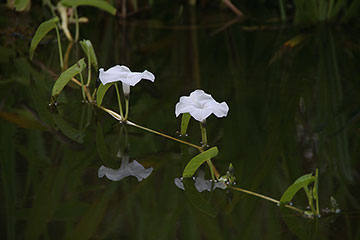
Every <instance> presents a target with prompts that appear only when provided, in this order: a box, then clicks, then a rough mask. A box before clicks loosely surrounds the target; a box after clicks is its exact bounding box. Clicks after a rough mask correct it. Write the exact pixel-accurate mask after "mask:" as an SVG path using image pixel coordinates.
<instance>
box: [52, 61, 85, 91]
mask: <svg viewBox="0 0 360 240" xmlns="http://www.w3.org/2000/svg"><path fill="white" fill-rule="evenodd" d="M84 68H86V63H85V61H84V58H82V59H80V60H79V61H78V62H77V63H75V64H74V65H72V66H71V67H70V68H68V69H66V70H65V71H64V72H63V73H62V74H61V75H60V77H59V78H58V79H57V80H56V82H55V84H54V86H53V89H52V94H51V96H52V97H56V96H58V95H59V94H60V92H61V91H62V90H63V88H64V87H65V86H66V84H67V83H68V82H69V81H70V80H71V79H72V78H73V77H75V76H76V75H77V74H79V73H81V72H82V70H83V69H84Z"/></svg>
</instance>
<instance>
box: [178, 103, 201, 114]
mask: <svg viewBox="0 0 360 240" xmlns="http://www.w3.org/2000/svg"><path fill="white" fill-rule="evenodd" d="M194 110H196V108H195V107H194V106H192V105H189V104H186V103H183V102H178V103H177V104H176V106H175V115H176V117H178V116H179V115H180V114H181V113H190V112H191V111H194Z"/></svg>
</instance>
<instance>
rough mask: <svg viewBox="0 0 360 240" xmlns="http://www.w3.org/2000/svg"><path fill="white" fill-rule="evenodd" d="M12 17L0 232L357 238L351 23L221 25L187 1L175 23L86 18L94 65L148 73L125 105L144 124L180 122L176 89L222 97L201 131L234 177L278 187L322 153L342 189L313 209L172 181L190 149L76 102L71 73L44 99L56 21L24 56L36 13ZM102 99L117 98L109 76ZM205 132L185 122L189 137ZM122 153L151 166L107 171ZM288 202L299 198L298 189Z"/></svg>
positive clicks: (358, 49) (4, 41)
mask: <svg viewBox="0 0 360 240" xmlns="http://www.w3.org/2000/svg"><path fill="white" fill-rule="evenodd" d="M16 18H17V21H16V22H15V23H14V22H12V23H11V22H10V20H9V19H10V18H5V19H2V21H1V24H2V25H1V26H2V35H1V37H0V40H1V47H0V62H1V65H0V69H1V74H0V94H1V98H0V99H1V102H0V106H1V107H0V116H1V119H0V133H1V134H0V156H1V157H0V164H1V165H0V171H1V191H0V199H1V208H0V214H1V219H2V220H1V222H2V223H1V225H0V231H1V238H2V239H360V228H359V226H360V222H359V209H360V205H359V197H360V196H359V195H360V193H359V187H360V185H359V157H360V156H359V149H360V145H359V143H360V142H359V140H360V138H359V137H360V132H359V118H360V115H359V114H360V94H359V91H360V72H359V66H360V58H359V57H360V45H359V41H358V39H359V37H360V36H359V31H358V28H356V27H345V26H342V27H339V26H326V25H324V26H318V27H316V28H312V29H306V30H300V29H294V28H292V27H288V26H279V25H270V24H268V25H258V24H253V23H249V22H245V23H239V22H230V23H231V24H227V23H228V20H229V19H228V18H227V17H226V16H215V17H214V19H216V20H214V19H212V18H210V19H204V18H201V17H196V15H194V13H193V14H191V13H189V14H187V15H184V16H183V17H182V18H181V19H176V24H172V25H170V26H169V25H165V24H163V23H161V22H158V21H155V20H154V21H145V20H144V21H140V20H138V21H128V22H126V23H125V24H124V23H122V24H120V23H119V22H118V21H116V20H114V19H111V18H106V17H102V18H100V19H99V21H95V22H92V23H91V25H90V24H89V25H87V26H82V28H81V32H80V33H81V37H82V38H86V39H90V40H91V41H92V42H93V45H94V48H95V50H96V53H97V55H98V61H99V65H100V67H104V68H105V69H107V68H108V67H111V66H113V65H116V64H125V65H127V66H129V67H130V68H131V69H133V70H137V71H142V70H144V69H148V70H150V71H151V72H153V73H154V74H155V76H156V80H155V83H153V84H152V83H150V82H146V81H144V82H142V83H141V84H139V85H137V86H136V87H134V88H132V90H131V99H130V105H131V110H130V119H131V120H133V121H135V122H137V123H139V124H141V125H144V126H147V127H150V128H152V129H156V130H159V131H161V132H164V133H168V134H170V135H172V136H178V130H179V129H180V118H178V119H177V118H176V117H175V114H174V110H175V104H176V103H177V102H178V100H179V97H180V96H183V95H189V93H190V92H191V91H193V90H195V89H204V90H205V91H206V92H208V93H211V94H212V95H213V96H214V98H215V99H216V100H218V101H226V102H227V103H228V105H229V108H230V111H229V114H228V116H227V117H226V118H222V119H217V118H216V117H214V116H211V117H210V118H209V119H208V121H207V128H208V138H209V145H210V146H217V147H218V148H219V155H218V156H217V157H216V158H215V160H214V164H215V165H216V167H217V169H218V170H219V172H220V173H222V174H224V173H225V172H226V170H227V168H228V166H229V163H232V164H233V165H234V168H235V176H236V183H237V186H239V187H242V188H245V189H249V190H252V191H255V192H259V193H262V194H265V195H267V196H271V197H273V198H275V199H280V197H281V195H282V193H283V192H284V191H285V190H286V188H287V187H288V186H289V185H290V184H292V183H293V181H294V180H295V179H297V178H298V177H299V176H302V175H304V174H306V173H310V172H314V171H315V169H316V168H318V169H319V179H320V182H319V194H320V196H319V198H320V208H321V209H325V208H330V207H331V203H330V197H331V196H333V197H334V198H335V199H336V200H337V202H338V204H339V207H340V209H341V213H340V214H337V215H330V216H326V215H327V214H326V213H324V212H322V215H323V217H321V218H320V219H316V220H312V219H307V218H303V217H301V216H298V214H297V213H296V212H292V211H282V210H281V209H280V208H279V207H278V206H277V205H276V204H274V203H271V202H268V201H265V200H262V199H258V198H255V197H253V196H249V195H245V194H243V193H238V192H230V193H229V192H227V191H224V190H221V189H216V190H215V191H213V192H211V193H210V192H207V191H204V192H202V193H201V194H198V195H195V198H196V199H197V200H198V201H200V205H199V204H197V203H196V202H197V200H194V196H192V195H191V194H189V193H185V192H184V191H183V190H181V189H179V188H178V187H177V186H176V185H175V183H174V179H175V178H179V177H180V176H181V175H182V171H183V169H184V167H185V165H186V164H187V162H188V161H189V160H190V159H191V158H192V157H193V156H195V155H196V154H197V151H196V149H192V148H189V147H187V146H184V145H180V144H178V143H176V142H172V141H170V140H167V139H165V138H161V137H159V136H156V135H154V134H151V133H148V132H145V131H142V130H139V129H136V128H133V127H131V126H124V125H122V124H119V123H118V122H116V121H115V120H114V119H113V118H111V117H110V116H109V115H107V114H106V113H104V112H102V111H101V110H99V109H97V108H96V107H94V106H92V105H91V104H88V103H82V102H81V99H82V97H81V92H80V91H79V89H78V88H77V87H76V86H75V85H70V86H69V87H66V88H65V90H64V91H63V92H62V93H61V95H60V97H59V99H58V105H57V107H51V108H50V107H49V106H48V104H49V101H50V96H51V89H52V86H53V83H54V81H55V79H56V75H57V74H59V73H60V67H59V63H58V52H57V43H56V41H55V38H54V36H55V34H53V35H50V36H49V37H48V39H47V41H46V42H45V43H44V44H42V45H40V47H39V49H38V50H37V51H36V53H35V58H34V61H33V62H31V61H30V60H29V59H28V46H29V43H30V39H31V36H32V32H33V30H34V28H35V27H36V26H37V24H38V22H37V21H34V20H29V19H28V18H26V17H24V18H21V16H17V17H16ZM19 23H24V24H19ZM19 26H21V28H20V27H19ZM27 26H28V27H27ZM14 29H15V30H14ZM289 40H290V41H289ZM67 44H68V43H67V41H66V39H65V38H63V49H64V52H65V50H66V48H67V47H68V46H67ZM68 56H69V57H68V59H69V60H68V62H69V65H72V64H73V63H74V62H76V61H77V60H78V59H79V58H81V57H83V54H82V52H81V48H80V46H78V45H74V46H72V47H71V50H70V51H69V55H68ZM54 75H55V76H54ZM94 77H95V75H94ZM93 84H94V85H95V83H93ZM103 105H104V106H106V107H108V108H111V109H113V110H117V103H116V95H115V91H114V90H113V89H110V90H109V93H108V94H107V95H106V97H105V99H104V104H103ZM200 139H201V137H200V131H199V126H198V123H197V122H195V121H192V122H191V123H190V128H189V136H188V137H187V138H186V140H187V141H190V142H193V143H196V144H200ZM127 157H129V159H130V162H132V163H134V162H133V161H134V160H136V161H137V162H138V163H140V164H141V165H143V166H144V168H145V169H151V168H152V169H153V170H152V171H151V174H150V175H149V176H148V177H147V178H145V179H144V180H142V181H140V182H138V180H137V178H135V177H134V176H129V177H126V178H123V179H122V180H120V181H110V180H109V179H107V178H106V177H103V178H99V177H98V170H99V168H100V167H101V166H102V165H105V166H107V167H111V168H113V169H118V168H119V167H120V165H121V161H123V164H124V160H125V161H126V159H127ZM203 170H205V171H206V178H208V179H209V178H210V174H209V172H208V168H204V169H203ZM149 171H150V170H149ZM199 199H202V200H199ZM293 203H294V206H296V207H299V208H301V209H306V207H307V200H306V197H305V194H304V192H299V193H298V194H297V195H296V196H295V198H294V201H293Z"/></svg>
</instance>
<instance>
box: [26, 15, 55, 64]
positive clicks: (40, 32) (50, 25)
mask: <svg viewBox="0 0 360 240" xmlns="http://www.w3.org/2000/svg"><path fill="white" fill-rule="evenodd" d="M58 21H59V18H58V17H54V18H52V19H50V20H47V21H45V22H43V23H41V24H40V26H39V27H38V28H37V29H36V32H35V35H34V37H33V38H32V40H31V44H30V59H32V58H33V56H34V52H35V49H36V47H37V46H38V44H39V43H40V41H41V39H43V38H44V37H45V35H46V34H47V33H48V32H50V31H51V30H52V29H54V28H56V23H57V22H58Z"/></svg>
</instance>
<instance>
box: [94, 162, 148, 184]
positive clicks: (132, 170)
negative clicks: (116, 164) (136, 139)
mask: <svg viewBox="0 0 360 240" xmlns="http://www.w3.org/2000/svg"><path fill="white" fill-rule="evenodd" d="M152 170H153V168H152V167H151V168H148V169H145V168H144V166H143V165H141V164H140V163H138V162H137V161H136V160H134V161H132V162H130V163H129V157H128V156H124V157H123V161H122V162H121V167H120V168H119V169H112V168H108V167H105V166H101V167H100V168H99V170H98V177H99V178H102V177H104V176H106V177H107V178H108V179H109V180H112V181H120V180H121V179H123V178H125V177H128V176H134V177H136V178H137V180H138V181H139V182H140V181H142V180H143V179H145V178H147V177H148V176H149V175H150V174H151V172H152Z"/></svg>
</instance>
